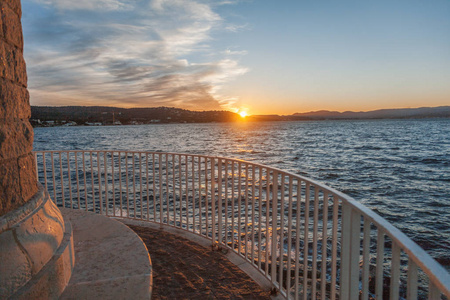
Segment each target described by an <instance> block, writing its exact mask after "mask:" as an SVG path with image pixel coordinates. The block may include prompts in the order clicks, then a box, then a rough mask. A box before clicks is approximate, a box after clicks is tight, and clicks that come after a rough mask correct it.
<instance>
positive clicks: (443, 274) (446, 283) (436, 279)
mask: <svg viewBox="0 0 450 300" xmlns="http://www.w3.org/2000/svg"><path fill="white" fill-rule="evenodd" d="M33 152H34V153H69V152H70V153H74V152H75V153H108V152H109V153H131V154H152V155H174V156H179V155H181V156H190V157H199V158H205V159H221V160H226V161H232V162H237V163H241V164H246V165H252V166H256V167H259V168H265V169H267V170H270V171H273V172H277V173H279V174H283V175H285V176H288V177H291V178H295V179H297V180H299V181H303V182H306V183H309V184H311V185H313V186H317V187H320V188H321V189H323V190H324V191H327V192H328V193H331V194H333V195H335V196H336V197H338V198H339V199H341V200H342V201H343V203H345V204H348V205H350V207H351V208H352V209H354V210H356V211H357V212H358V213H360V214H361V215H362V216H363V217H364V218H367V219H368V220H370V221H371V222H372V223H373V224H375V225H376V226H377V227H378V229H379V230H381V231H382V232H383V233H384V234H386V235H387V236H389V237H390V238H391V239H392V240H393V241H394V242H395V243H397V244H398V245H399V246H400V247H401V248H402V250H403V251H404V252H405V253H407V254H408V256H409V257H410V258H412V260H413V261H414V262H415V263H416V264H417V265H418V266H419V267H420V268H421V269H422V270H423V271H424V272H425V273H426V274H427V275H428V277H429V278H430V280H431V281H432V282H433V283H434V285H435V286H436V287H437V288H439V289H440V290H441V291H442V293H443V294H445V295H446V296H448V297H450V276H449V274H448V272H447V271H446V270H445V269H444V268H443V267H442V266H441V265H440V264H439V263H438V262H436V261H435V260H434V259H433V258H432V257H431V256H430V255H429V254H428V253H427V252H425V250H423V249H422V248H421V247H420V246H419V245H417V244H416V243H415V242H414V241H412V240H411V239H410V238H409V237H407V236H406V235H405V234H404V233H403V232H401V231H400V230H399V229H397V228H396V227H394V226H393V225H392V224H391V223H389V222H388V221H387V220H385V219H384V218H382V217H381V216H379V215H378V214H376V213H375V212H374V211H372V210H371V209H369V208H367V207H366V206H364V205H363V204H361V203H359V202H358V201H356V200H355V199H353V198H352V197H350V196H348V195H345V194H344V193H342V192H339V191H338V190H336V189H334V188H331V187H328V186H327V185H325V184H323V183H321V182H320V181H317V180H314V179H311V178H308V177H305V176H302V175H299V174H294V173H291V172H288V171H284V170H281V169H278V168H276V167H271V166H266V165H263V164H260V163H255V162H249V161H245V160H241V159H237V158H228V157H222V156H210V155H200V154H191V153H175V152H162V151H128V150H38V151H33Z"/></svg>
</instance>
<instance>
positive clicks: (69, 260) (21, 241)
mask: <svg viewBox="0 0 450 300" xmlns="http://www.w3.org/2000/svg"><path fill="white" fill-rule="evenodd" d="M74 264H75V256H74V250H73V237H72V227H71V225H70V223H68V222H64V219H63V217H62V215H61V212H60V211H59V209H58V208H57V207H56V205H55V204H54V203H53V201H52V200H51V199H50V197H49V195H48V193H47V191H45V190H44V188H43V187H42V186H41V185H39V190H38V192H37V193H36V194H35V195H34V196H33V198H32V199H31V200H30V201H28V202H27V203H26V204H25V205H23V206H21V207H19V208H18V209H16V210H14V211H11V212H9V213H7V214H6V215H4V216H2V217H0V274H1V275H0V295H2V296H3V297H5V298H9V297H13V298H15V299H16V298H18V299H20V298H22V299H26V298H28V299H30V298H58V297H59V295H61V293H62V292H63V290H64V288H65V286H66V285H67V283H68V282H69V279H70V276H71V274H72V270H73V267H74Z"/></svg>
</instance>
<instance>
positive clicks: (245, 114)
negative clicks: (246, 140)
mask: <svg viewBox="0 0 450 300" xmlns="http://www.w3.org/2000/svg"><path fill="white" fill-rule="evenodd" d="M239 115H240V116H241V117H242V118H245V117H246V116H248V114H247V112H245V111H241V112H240V113H239Z"/></svg>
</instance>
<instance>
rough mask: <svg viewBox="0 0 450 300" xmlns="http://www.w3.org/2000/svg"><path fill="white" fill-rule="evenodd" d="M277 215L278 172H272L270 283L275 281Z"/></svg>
mask: <svg viewBox="0 0 450 300" xmlns="http://www.w3.org/2000/svg"><path fill="white" fill-rule="evenodd" d="M277 214H278V172H277V171H274V172H273V187H272V253H271V254H272V255H271V263H272V269H271V270H272V271H271V274H270V276H271V279H272V283H275V281H276V280H277Z"/></svg>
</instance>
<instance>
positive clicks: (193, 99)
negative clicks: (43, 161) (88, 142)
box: [23, 0, 247, 110]
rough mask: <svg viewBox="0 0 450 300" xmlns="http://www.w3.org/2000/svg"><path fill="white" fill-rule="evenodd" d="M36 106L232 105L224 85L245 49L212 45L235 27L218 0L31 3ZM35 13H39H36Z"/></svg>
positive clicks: (27, 24)
mask: <svg viewBox="0 0 450 300" xmlns="http://www.w3.org/2000/svg"><path fill="white" fill-rule="evenodd" d="M24 2H25V3H24V17H23V23H24V32H25V42H26V46H25V58H26V61H27V66H28V68H27V69H28V77H29V90H30V94H31V103H32V105H110V106H123V107H151V106H175V107H181V108H186V109H194V110H203V109H204V110H210V109H224V108H225V109H226V108H232V107H233V103H234V102H235V101H236V100H237V98H236V97H233V96H230V95H222V94H221V90H222V86H223V85H224V84H226V83H227V82H229V81H230V80H233V79H234V78H236V77H237V76H239V75H242V74H244V73H245V72H246V71H247V69H246V68H245V67H242V66H240V65H239V62H238V59H239V55H245V53H246V52H245V51H227V50H226V49H220V50H217V49H213V48H212V47H211V43H210V42H211V41H212V35H213V34H214V33H215V32H219V31H220V30H227V29H226V28H227V26H231V25H227V24H226V21H225V20H223V19H222V17H221V16H220V15H218V14H217V13H216V12H214V11H213V8H212V5H213V4H212V2H205V1H194V0H153V1H139V0H77V1H73V0H27V1H24ZM31 10H32V11H31Z"/></svg>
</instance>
